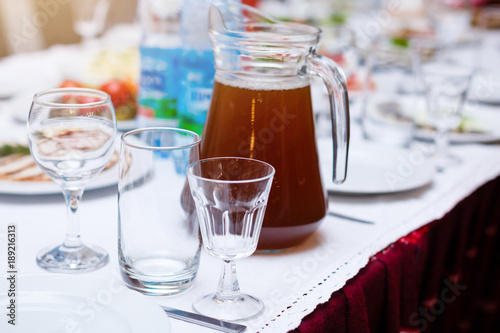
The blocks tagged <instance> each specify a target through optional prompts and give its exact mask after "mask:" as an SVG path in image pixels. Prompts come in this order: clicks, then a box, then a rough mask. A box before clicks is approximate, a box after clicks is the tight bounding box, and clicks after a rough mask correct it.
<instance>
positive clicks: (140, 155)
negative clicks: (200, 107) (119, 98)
mask: <svg viewBox="0 0 500 333" xmlns="http://www.w3.org/2000/svg"><path fill="white" fill-rule="evenodd" d="M199 146H200V137H199V136H198V135H197V134H195V133H193V132H190V131H186V130H182V129H177V128H166V127H162V128H143V129H137V130H133V131H130V132H127V133H125V134H123V135H122V140H121V149H120V175H119V179H118V193H119V196H118V208H119V220H118V223H119V230H118V256H119V263H120V269H121V274H122V278H123V280H124V281H125V283H126V284H127V285H128V286H129V287H130V288H132V289H135V290H137V291H140V292H142V293H144V294H148V295H157V296H162V295H163V296H164V295H172V294H176V293H179V292H182V291H184V290H186V289H188V288H189V287H190V286H192V284H193V281H194V279H195V277H196V274H197V272H198V266H199V261H200V252H201V237H200V233H199V227H198V220H197V218H196V208H195V205H194V202H193V199H192V198H191V193H190V191H189V186H187V180H186V169H187V166H188V165H189V164H190V163H192V162H194V161H197V160H199V153H200V152H199Z"/></svg>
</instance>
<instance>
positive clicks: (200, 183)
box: [187, 157, 274, 320]
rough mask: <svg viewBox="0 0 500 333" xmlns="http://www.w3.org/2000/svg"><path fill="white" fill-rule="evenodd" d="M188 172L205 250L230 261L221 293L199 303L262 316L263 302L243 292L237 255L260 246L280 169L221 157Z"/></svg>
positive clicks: (223, 314) (202, 309)
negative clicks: (269, 204)
mask: <svg viewBox="0 0 500 333" xmlns="http://www.w3.org/2000/svg"><path fill="white" fill-rule="evenodd" d="M187 175H188V180H189V185H190V187H191V194H192V196H193V199H194V201H195V203H196V209H197V212H198V218H199V220H200V229H201V234H202V237H203V245H204V247H205V250H206V251H207V252H208V253H209V254H210V255H211V256H213V257H216V258H220V259H222V260H223V261H224V262H223V268H222V274H221V277H220V280H219V285H218V287H217V291H216V293H215V294H209V295H206V296H203V297H201V298H199V299H197V300H196V301H195V302H194V303H193V308H194V309H195V310H196V311H198V312H199V313H201V314H204V315H208V316H211V317H215V318H219V319H225V320H244V319H249V318H253V317H256V316H258V315H260V314H261V313H262V311H263V309H264V304H263V303H262V301H261V300H260V299H258V298H256V297H253V296H250V295H246V294H242V293H240V289H239V284H238V279H237V277H236V266H235V263H234V260H236V259H240V258H245V257H248V256H250V255H251V254H252V253H253V252H254V251H255V249H256V248H257V242H258V240H259V235H260V231H261V227H262V220H263V217H264V212H265V210H266V205H267V200H268V196H269V191H270V190H271V184H272V180H273V176H274V168H273V167H272V166H271V165H270V164H267V163H265V162H261V161H258V160H254V159H247V158H237V157H220V158H209V159H204V160H201V161H199V162H195V163H193V164H191V165H190V166H189V167H188V170H187Z"/></svg>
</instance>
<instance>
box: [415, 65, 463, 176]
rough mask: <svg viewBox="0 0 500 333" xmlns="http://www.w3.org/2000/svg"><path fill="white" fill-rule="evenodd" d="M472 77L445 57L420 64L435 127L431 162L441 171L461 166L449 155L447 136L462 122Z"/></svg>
mask: <svg viewBox="0 0 500 333" xmlns="http://www.w3.org/2000/svg"><path fill="white" fill-rule="evenodd" d="M472 75H473V69H472V68H470V67H468V66H465V65H458V64H455V63H452V62H449V61H446V59H445V58H443V59H439V60H437V61H435V62H429V63H423V64H421V65H420V76H421V79H422V81H423V86H424V91H425V96H426V102H427V111H428V118H429V123H430V124H431V125H432V126H434V127H435V128H436V134H435V137H434V141H435V144H436V147H435V148H436V152H435V154H434V155H435V156H434V159H435V162H436V166H437V167H438V169H439V170H441V171H442V170H445V169H446V168H448V167H450V166H453V165H456V164H458V163H460V158H458V157H457V156H454V155H452V154H450V153H449V152H448V145H449V133H450V131H451V130H453V129H456V128H457V127H458V126H459V125H460V122H461V121H462V117H463V108H464V103H465V100H466V98H467V92H468V88H469V83H470V81H471V78H472Z"/></svg>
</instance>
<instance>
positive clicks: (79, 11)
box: [71, 0, 111, 44]
mask: <svg viewBox="0 0 500 333" xmlns="http://www.w3.org/2000/svg"><path fill="white" fill-rule="evenodd" d="M110 3H111V0H73V1H71V7H72V8H71V9H72V12H73V21H74V23H73V29H74V30H75V32H76V33H77V34H78V35H80V36H81V37H82V40H83V44H88V42H89V41H91V40H92V39H94V38H96V37H97V36H98V35H99V34H100V33H102V32H103V31H104V27H105V25H106V16H107V14H108V10H109V6H110Z"/></svg>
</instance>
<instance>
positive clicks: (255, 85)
mask: <svg viewBox="0 0 500 333" xmlns="http://www.w3.org/2000/svg"><path fill="white" fill-rule="evenodd" d="M201 155H202V158H207V157H216V156H235V155H236V156H239V157H248V158H255V159H258V160H262V161H265V162H268V163H270V164H271V165H273V166H274V168H275V169H276V174H275V177H274V181H273V187H272V189H271V193H270V196H269V201H268V205H267V209H266V214H265V217H264V223H263V228H262V231H261V235H260V240H259V249H261V250H274V249H285V248H289V247H291V246H294V245H297V244H298V243H300V242H301V241H303V240H304V239H305V238H307V237H308V236H309V235H311V234H312V233H313V232H314V231H315V230H316V228H317V227H318V225H319V221H321V219H322V218H323V217H324V216H325V214H326V210H327V200H326V199H325V198H326V196H325V192H324V189H323V186H322V181H321V175H320V171H319V170H320V169H319V166H318V153H317V149H316V142H315V135H314V119H313V113H312V103H311V93H310V86H309V79H308V78H304V77H294V78H293V79H291V80H288V81H282V82H266V83H262V82H249V81H245V82H243V81H239V80H233V81H229V80H224V79H222V78H220V77H217V76H216V79H215V83H214V90H213V95H212V103H211V107H210V109H209V111H208V115H207V120H206V123H205V129H204V132H203V135H202V153H201Z"/></svg>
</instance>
